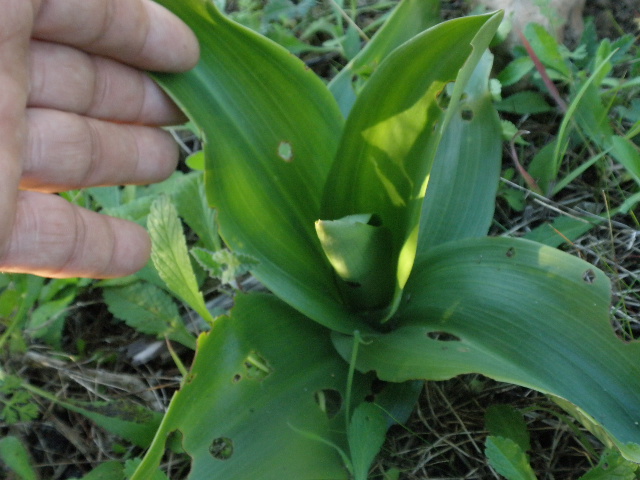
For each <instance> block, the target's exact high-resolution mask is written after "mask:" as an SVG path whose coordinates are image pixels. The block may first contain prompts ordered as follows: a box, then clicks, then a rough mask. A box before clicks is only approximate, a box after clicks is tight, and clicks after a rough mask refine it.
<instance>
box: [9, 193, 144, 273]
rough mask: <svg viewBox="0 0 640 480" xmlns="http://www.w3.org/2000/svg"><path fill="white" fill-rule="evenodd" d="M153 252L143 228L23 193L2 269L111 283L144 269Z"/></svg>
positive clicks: (44, 196)
mask: <svg viewBox="0 0 640 480" xmlns="http://www.w3.org/2000/svg"><path fill="white" fill-rule="evenodd" d="M150 249H151V246H150V241H149V237H148V234H147V233H146V231H145V230H144V229H143V228H142V227H140V226H139V225H136V224H134V223H132V222H128V221H125V220H121V219H116V218H111V217H107V216H105V215H100V214H97V213H95V212H90V211H88V210H84V209H82V208H79V207H77V206H75V205H72V204H70V203H68V202H67V201H66V200H64V199H62V198H60V197H57V196H54V195H48V194H41V193H37V192H20V194H19V196H18V204H17V215H16V223H15V224H14V227H13V230H12V232H11V236H10V238H9V242H8V243H7V245H6V246H5V249H4V251H3V253H2V254H1V255H0V270H3V271H6V272H15V273H33V274H36V275H42V276H47V277H91V278H110V277H117V276H124V275H129V274H132V273H135V272H136V271H137V270H139V269H141V268H142V267H143V266H144V265H145V264H146V262H147V261H148V259H149V254H150Z"/></svg>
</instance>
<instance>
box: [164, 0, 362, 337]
mask: <svg viewBox="0 0 640 480" xmlns="http://www.w3.org/2000/svg"><path fill="white" fill-rule="evenodd" d="M159 3H161V4H162V5H165V6H166V7H168V8H169V9H171V10H172V11H174V12H175V13H176V14H177V15H178V16H180V17H181V18H182V19H183V20H185V22H186V23H187V24H188V25H189V26H190V27H191V28H192V29H193V30H194V32H195V33H196V35H197V36H198V39H199V41H200V48H201V60H200V63H199V64H198V66H197V67H196V68H195V69H193V70H192V71H190V72H188V73H184V74H177V75H175V74H156V75H155V78H156V80H157V81H158V82H159V83H160V85H161V86H162V87H164V88H165V89H166V90H167V91H168V93H169V94H170V95H171V96H172V97H173V98H174V99H175V100H176V102H177V103H178V105H180V107H181V108H182V109H183V110H184V111H185V112H186V113H187V115H189V117H190V118H191V119H192V120H193V122H194V123H195V124H196V125H197V126H198V127H199V129H200V130H201V131H202V132H203V135H204V150H205V156H206V163H207V169H206V184H207V193H208V196H209V200H210V202H211V203H212V205H213V206H214V207H216V209H217V211H218V222H219V225H220V234H221V236H222V237H223V239H224V240H225V242H226V244H227V245H229V246H230V247H231V248H232V249H233V250H234V251H236V252H238V253H246V254H249V255H251V256H253V257H255V258H256V259H257V260H258V261H259V262H260V263H259V265H257V266H256V267H255V269H254V270H253V273H254V275H255V276H256V277H257V278H258V279H260V281H261V282H262V283H263V284H265V285H266V286H267V287H268V288H269V289H270V290H271V291H273V292H274V293H275V294H276V295H278V296H279V297H280V298H282V299H284V300H285V301H286V302H287V303H289V304H291V305H293V306H294V307H295V308H296V309H297V310H299V311H302V312H304V313H305V314H307V315H308V316H309V317H311V318H313V319H314V320H316V321H318V322H320V323H323V324H325V325H327V326H330V327H331V328H335V329H338V330H341V331H352V330H353V329H354V328H356V327H357V320H356V318H355V317H354V316H353V315H352V314H350V313H349V312H348V311H347V309H346V308H345V307H344V306H343V305H342V303H341V299H340V295H339V292H338V291H337V289H336V286H335V284H334V277H333V271H332V269H331V266H330V265H329V263H328V262H327V261H326V259H325V257H324V254H323V253H322V249H321V247H320V242H319V241H318V238H317V236H316V233H315V229H314V222H315V221H316V220H318V219H319V218H321V216H320V198H321V193H322V188H323V186H324V183H325V181H326V178H327V175H328V172H329V168H330V166H331V162H332V161H333V158H334V156H335V152H336V149H337V144H338V141H339V139H340V135H341V132H342V126H343V119H342V115H341V114H340V110H339V109H338V106H337V104H336V102H335V100H334V99H333V97H332V96H331V94H330V93H329V91H328V89H327V88H326V86H325V85H324V83H323V82H322V80H320V78H318V77H317V76H315V75H314V73H313V72H312V71H311V70H309V69H308V68H306V67H305V65H304V63H302V61H300V60H299V59H297V58H295V57H294V56H293V55H291V54H290V53H289V52H287V51H286V50H285V49H283V48H282V47H279V46H278V45H276V44H275V43H273V42H271V41H269V40H267V39H266V38H264V37H261V36H259V35H258V34H256V33H254V32H252V31H250V30H248V29H245V28H243V27H241V26H239V25H237V24H234V23H233V22H231V21H229V20H228V19H226V18H225V17H224V16H222V15H221V14H220V12H219V11H218V10H217V9H216V8H215V6H214V5H213V4H212V3H210V2H206V1H204V0H161V1H160V2H159ZM283 150H287V151H289V153H288V154H286V155H283V154H282V152H283Z"/></svg>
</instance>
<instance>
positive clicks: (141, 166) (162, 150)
mask: <svg viewBox="0 0 640 480" xmlns="http://www.w3.org/2000/svg"><path fill="white" fill-rule="evenodd" d="M27 124H28V136H27V149H26V155H25V158H24V165H23V174H22V181H21V183H20V186H21V188H23V189H27V190H38V191H41V192H60V191H64V190H69V189H75V188H83V187H88V186H96V185H121V184H140V183H153V182H158V181H161V180H164V179H165V178H167V177H168V176H169V175H171V173H172V172H173V171H174V170H175V168H176V164H177V161H178V147H177V145H176V143H175V142H174V141H173V139H172V138H171V135H170V134H169V133H167V132H165V131H163V130H161V129H158V128H151V127H144V126H138V125H125V124H115V123H111V122H104V121H101V120H95V119H92V118H88V117H83V116H79V115H75V114H71V113H66V112H59V111H55V110H44V109H30V110H28V115H27Z"/></svg>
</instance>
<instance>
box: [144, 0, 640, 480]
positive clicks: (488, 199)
mask: <svg viewBox="0 0 640 480" xmlns="http://www.w3.org/2000/svg"><path fill="white" fill-rule="evenodd" d="M161 3H163V4H164V5H166V6H168V7H169V8H171V9H172V10H174V11H175V12H176V13H177V14H178V15H180V16H181V17H182V18H183V19H184V20H185V21H186V22H187V23H188V24H189V25H190V26H191V27H192V28H193V29H194V31H195V32H196V34H197V35H198V36H199V38H200V42H201V46H202V60H201V62H200V64H199V66H198V67H196V69H194V70H193V71H192V72H189V73H187V74H182V75H156V79H157V80H158V81H159V82H160V83H161V85H163V86H164V88H165V89H166V90H167V91H168V92H169V94H170V95H172V96H173V98H174V99H175V100H176V101H177V102H178V103H179V104H180V105H181V106H182V108H183V109H184V110H185V111H186V112H187V114H188V115H189V116H190V117H191V118H192V120H193V121H194V122H195V124H196V125H197V126H198V127H199V128H200V129H201V131H202V134H203V137H204V141H205V157H206V180H207V194H208V197H209V200H210V201H211V203H212V205H213V206H215V207H216V209H217V215H218V221H219V226H220V231H221V235H222V237H223V239H224V240H225V242H226V244H227V245H228V246H229V247H230V248H231V249H232V251H234V252H235V253H236V254H237V255H242V256H248V257H251V258H252V262H253V263H255V266H254V267H253V268H252V272H253V274H254V275H255V276H256V277H258V278H259V279H260V280H261V281H262V282H263V284H264V285H265V286H266V287H268V288H269V290H271V291H272V292H273V293H274V295H267V294H242V295H238V296H237V298H236V305H235V307H234V309H233V311H232V312H231V314H230V315H229V316H226V317H221V318H218V319H216V320H215V321H213V322H212V329H211V331H210V332H208V333H206V334H203V335H201V336H200V338H199V339H198V347H197V357H196V360H195V363H194V365H193V366H192V369H191V371H190V372H189V375H188V376H187V377H186V378H185V379H184V384H183V387H182V389H181V391H180V392H179V393H177V394H176V396H175V397H174V399H173V401H172V403H171V406H170V408H169V410H168V411H167V413H166V415H165V417H164V420H163V422H162V424H161V426H160V429H159V431H158V433H157V435H156V438H155V440H154V443H153V444H152V446H151V447H150V449H149V451H148V452H147V455H146V457H145V459H144V460H143V462H142V463H141V464H140V466H139V467H138V469H137V470H136V472H135V474H134V475H133V478H134V479H142V478H149V476H150V475H151V474H152V472H154V471H155V470H156V468H157V466H158V465H159V463H160V460H161V458H162V455H163V451H164V445H165V441H166V439H167V438H168V436H169V435H170V434H172V433H173V432H179V434H180V436H181V439H182V446H183V448H184V450H185V452H186V453H187V454H188V455H189V456H190V457H191V459H192V469H191V476H192V478H203V476H209V477H211V476H212V475H214V476H216V477H220V478H260V479H271V478H274V479H275V478H278V479H280V478H283V477H286V478H296V479H305V478H308V479H315V478H336V479H337V478H349V477H351V478H355V479H356V480H359V479H365V478H366V476H367V470H368V467H369V464H370V462H371V460H372V458H373V455H374V454H375V452H374V450H375V449H374V448H373V446H376V448H377V446H378V445H380V442H381V437H382V436H383V435H384V432H385V430H386V427H387V426H388V425H389V424H390V423H391V422H393V421H399V420H400V421H401V420H402V419H403V418H404V417H405V416H406V414H407V412H408V410H409V409H410V408H411V405H412V404H413V402H414V401H415V398H416V394H417V391H418V390H419V388H420V383H419V382H414V381H412V380H415V379H433V380H439V379H446V378H451V377H452V376H455V375H458V374H461V373H467V372H479V373H482V374H484V375H487V376H490V377H493V378H495V379H498V380H501V381H506V382H511V383H516V384H520V385H524V386H528V387H531V388H534V389H537V390H540V391H542V392H545V393H547V394H549V395H551V396H554V397H557V398H561V399H565V400H567V401H569V402H571V403H567V404H566V407H567V408H569V407H571V408H572V409H573V412H572V413H574V414H575V415H577V416H578V417H580V418H582V419H583V420H584V421H585V422H586V421H589V422H592V423H593V424H596V425H599V426H600V429H599V430H598V432H599V434H600V436H601V437H602V438H603V440H605V441H610V442H611V443H612V444H614V445H615V446H616V447H617V448H619V449H620V451H621V452H622V454H623V455H624V456H625V457H626V458H628V459H631V460H633V461H640V446H639V445H640V426H639V423H638V422H639V419H640V410H639V405H640V402H639V400H640V375H638V373H640V372H639V371H638V369H639V368H640V367H639V363H638V359H639V358H640V352H639V351H638V345H637V344H623V343H622V342H621V341H620V340H618V339H617V337H616V336H615V334H614V332H613V331H612V329H611V327H610V325H609V322H608V308H609V302H610V286H609V281H608V280H607V278H606V277H605V276H604V274H603V273H602V272H600V271H599V270H597V269H596V268H595V267H593V266H591V265H589V264H587V263H585V262H583V261H581V260H579V259H577V258H574V257H572V256H569V255H567V254H565V253H563V252H560V251H558V250H555V249H553V248H550V247H545V246H542V245H540V244H537V243H533V242H529V241H526V240H521V239H512V238H487V237H486V236H485V235H486V232H487V230H488V227H489V225H490V223H491V218H492V213H493V205H494V201H495V193H496V189H497V177H498V172H499V169H500V130H501V129H500V125H499V121H498V118H497V115H496V113H495V111H494V109H493V107H492V98H491V94H490V92H489V88H488V73H489V71H490V68H491V59H490V57H489V56H488V55H486V54H485V53H484V52H485V50H486V47H487V45H488V44H489V42H490V40H491V38H492V37H493V34H494V32H495V30H496V28H497V26H498V24H499V21H500V15H489V16H478V17H468V18H464V19H459V20H455V21H451V22H448V23H445V24H442V25H440V26H437V27H435V28H432V29H429V30H427V31H425V32H423V33H419V31H420V30H421V28H418V27H416V26H412V27H411V28H412V29H415V31H413V32H412V35H413V34H417V35H416V36H415V37H414V38H412V39H411V40H409V41H408V42H406V43H404V44H402V45H400V43H401V41H404V40H406V38H402V40H399V36H394V35H390V34H389V32H393V27H390V29H383V30H382V31H381V32H380V33H379V34H378V35H377V36H376V37H374V39H373V40H372V42H371V43H370V44H369V46H368V47H367V50H365V51H364V52H363V53H362V54H361V55H362V57H360V58H372V59H374V60H373V61H371V62H370V63H367V65H365V66H366V67H367V68H366V69H365V70H366V78H364V76H363V77H361V80H366V82H364V81H363V82H361V83H360V84H359V87H360V89H358V88H355V89H353V87H352V85H351V82H344V83H343V86H342V87H336V85H335V83H334V84H333V85H330V88H331V89H332V91H333V93H334V94H335V97H336V98H339V99H344V98H346V97H350V100H349V101H348V102H344V103H341V104H340V106H339V105H338V102H337V101H336V100H334V97H332V95H331V94H330V90H329V89H327V87H326V86H325V85H324V84H323V83H322V82H321V81H320V80H319V79H318V78H317V77H315V75H313V74H312V73H311V72H310V71H308V69H306V68H305V66H304V65H303V64H302V63H301V62H299V61H298V60H297V59H295V58H293V57H292V56H291V55H290V54H289V53H287V52H286V51H283V50H281V49H280V48H278V47H277V46H275V45H274V44H272V43H271V42H269V41H267V40H265V39H264V38H262V37H260V36H258V35H256V34H255V33H252V32H250V31H248V30H246V29H244V28H241V27H239V26H238V25H236V24H234V23H232V22H230V21H228V20H227V19H226V18H225V17H223V16H222V15H221V14H220V12H219V11H218V10H217V9H216V8H215V6H214V5H213V4H212V3H209V2H203V1H200V0H190V1H184V0H183V1H177V0H163V1H162V2H161ZM424 8H428V7H427V6H426V2H423V1H420V0H416V1H412V0H406V1H404V2H402V3H401V4H400V6H399V9H398V11H397V12H396V14H395V15H398V17H395V15H394V17H395V18H399V17H401V16H402V15H409V16H410V17H415V18H418V17H419V13H420V11H421V9H424ZM394 17H392V18H391V19H390V21H389V24H388V25H392V26H393V25H397V24H394V21H393V18H394ZM406 34H407V30H406V29H405V30H403V31H402V35H406ZM378 38H379V39H383V40H376V39H378ZM398 45H400V46H398ZM395 47H397V48H395ZM372 52H375V53H376V55H372ZM357 61H358V57H356V59H354V61H353V62H352V63H357ZM454 80H455V84H454V86H453V87H452V88H447V86H448V84H449V83H450V82H452V81H454ZM362 83H364V85H362ZM345 91H348V92H351V93H348V94H347V95H341V94H340V93H344V92H345ZM354 95H355V98H354ZM444 106H446V111H443V107H444ZM341 110H342V112H346V113H348V116H347V118H346V120H344V119H343V116H342V114H341ZM478 175H486V178H482V179H481V180H479V177H478ZM167 205H168V204H167V202H166V201H164V200H159V201H158V203H157V205H156V207H155V208H154V209H153V210H154V212H155V214H154V213H152V215H151V217H150V223H149V227H150V230H151V234H152V237H154V238H155V239H156V241H155V245H154V258H155V260H156V266H157V267H158V270H159V273H160V275H161V276H162V277H163V278H164V279H165V281H167V283H168V284H169V285H170V286H172V287H173V288H174V290H176V291H177V293H178V295H179V296H180V297H181V298H183V299H184V300H185V301H187V302H189V303H191V304H192V306H193V307H194V308H195V309H196V310H198V311H200V310H201V309H202V303H201V296H200V293H199V292H197V291H196V290H195V287H194V285H195V283H194V282H192V281H191V280H189V278H190V277H191V275H192V274H191V273H189V270H190V269H191V265H190V263H189V262H188V261H185V260H184V254H183V253H180V252H181V251H182V252H184V251H185V250H184V248H185V247H184V246H181V245H179V244H176V243H181V242H182V241H181V240H180V238H179V237H180V235H176V234H175V232H176V227H175V224H176V223H175V222H176V220H177V217H176V216H175V215H176V214H175V212H172V211H171V209H170V208H169V207H168V206H167ZM172 225H173V226H172ZM172 258H174V259H175V258H181V259H182V261H181V263H180V265H176V264H173V263H172V261H171V259H172ZM176 287H177V288H176ZM363 292H364V293H363ZM206 315H207V314H206V313H205V316H206ZM374 374H375V375H374ZM376 376H377V377H378V378H379V379H381V380H384V381H386V382H389V383H388V384H387V385H386V387H385V388H384V389H383V390H382V391H381V392H378V391H375V390H372V382H374V380H375V377H376ZM572 405H573V406H572Z"/></svg>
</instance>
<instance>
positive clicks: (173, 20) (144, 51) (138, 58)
mask: <svg viewBox="0 0 640 480" xmlns="http://www.w3.org/2000/svg"><path fill="white" fill-rule="evenodd" d="M34 37H35V38H38V39H41V40H48V41H52V42H57V43H64V44H67V45H71V46H74V47H78V48H81V49H83V50H86V51H88V52H91V53H95V54H98V55H103V56H108V57H111V58H114V59H117V60H120V61H123V62H125V63H128V64H130V65H133V66H135V67H137V68H141V69H144V70H158V71H180V70H186V69H189V68H191V67H192V66H193V65H195V63H196V62H197V60H198V53H199V52H198V42H197V40H196V38H195V36H194V34H193V33H192V32H191V31H190V30H189V29H188V27H187V26H186V25H184V24H183V23H182V22H181V21H180V20H179V19H178V18H177V17H175V16H174V15H172V14H170V13H169V12H168V11H167V10H166V9H165V8H164V7H162V6H160V5H158V4H157V3H155V2H153V1H151V0H91V1H87V0H42V1H41V4H40V8H39V10H38V13H37V16H36V19H35V25H34Z"/></svg>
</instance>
